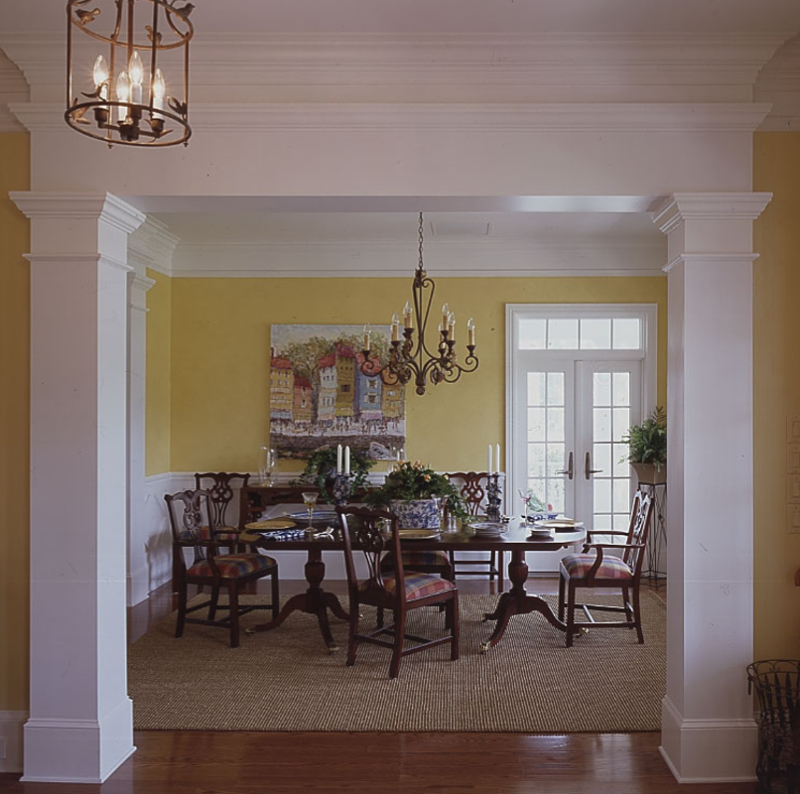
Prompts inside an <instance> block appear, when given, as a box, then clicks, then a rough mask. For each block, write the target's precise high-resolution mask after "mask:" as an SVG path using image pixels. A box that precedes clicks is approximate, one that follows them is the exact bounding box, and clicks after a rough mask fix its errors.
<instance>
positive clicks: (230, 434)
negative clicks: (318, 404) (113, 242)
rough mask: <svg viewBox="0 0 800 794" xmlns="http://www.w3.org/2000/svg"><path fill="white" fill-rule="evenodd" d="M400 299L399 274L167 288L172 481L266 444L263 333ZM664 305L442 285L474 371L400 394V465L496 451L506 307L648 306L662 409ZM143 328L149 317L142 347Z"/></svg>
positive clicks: (660, 289)
mask: <svg viewBox="0 0 800 794" xmlns="http://www.w3.org/2000/svg"><path fill="white" fill-rule="evenodd" d="M153 289H154V290H155V289H156V288H155V287H154V288H153ZM410 290H411V277H410V274H409V278H408V279H394V278H393V279H387V278H356V279H239V278H231V279H184V278H176V279H173V280H172V401H171V406H172V420H171V456H170V458H171V470H172V471H195V470H215V471H219V470H226V471H242V470H244V471H248V470H249V471H253V470H255V469H256V468H257V450H258V447H259V444H261V443H263V441H264V439H265V438H266V437H267V433H268V386H269V382H268V367H267V362H268V356H269V326H270V324H271V323H309V322H318V323H344V324H357V325H363V324H364V323H365V322H366V321H369V322H370V323H372V324H373V325H379V324H388V322H389V319H390V318H391V315H392V312H394V311H399V310H400V309H401V308H402V306H403V304H404V303H405V301H406V300H407V299H408V298H409V296H410ZM666 296H667V290H666V278H660V277H649V278H647V277H646V278H529V279H524V278H505V279H502V278H501V279H489V278H473V279H468V278H446V279H441V280H440V281H439V282H438V284H437V304H438V305H441V303H443V302H444V301H448V302H449V303H450V306H451V307H453V309H454V310H455V311H456V312H458V316H459V321H460V323H461V327H462V329H463V327H464V324H465V322H466V319H467V318H468V317H470V316H474V318H475V321H476V323H477V327H478V331H477V334H478V337H477V342H478V350H477V352H478V355H479V356H480V358H481V365H480V368H479V369H478V371H477V372H476V373H474V374H472V375H465V376H464V377H463V378H462V380H461V381H460V382H459V383H457V384H440V385H439V386H437V387H435V388H430V389H429V392H428V393H427V394H426V395H425V396H423V397H419V396H417V395H415V394H412V393H410V392H409V397H408V402H407V437H408V443H407V445H406V454H407V456H408V457H410V458H412V459H420V460H423V461H425V462H426V463H429V464H430V465H431V466H433V467H434V468H436V469H439V470H453V469H462V468H473V469H481V468H483V467H485V455H486V445H487V444H489V443H494V442H501V443H502V442H503V439H504V434H505V429H504V428H505V416H504V406H505V304H506V303H545V304H546V303H656V304H658V307H659V312H658V314H659V328H658V339H659V402H661V403H662V404H663V402H664V401H665V393H666V342H667V334H666V320H667V306H666V301H667V297H666ZM148 298H149V294H148ZM152 319H154V312H153V311H151V312H150V314H149V315H148V335H149V327H150V322H152ZM148 363H149V362H148ZM148 380H149V375H148ZM148 416H151V407H150V406H148ZM284 465H286V464H284Z"/></svg>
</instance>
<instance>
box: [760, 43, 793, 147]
mask: <svg viewBox="0 0 800 794" xmlns="http://www.w3.org/2000/svg"><path fill="white" fill-rule="evenodd" d="M753 96H754V98H755V101H756V102H769V103H770V104H772V111H771V112H770V114H769V116H767V118H766V119H764V121H763V123H762V124H761V126H760V127H759V130H762V131H766V132H788V131H793V130H795V131H796V130H800V36H797V37H795V38H793V39H792V40H790V41H788V42H786V44H784V45H783V47H781V48H780V49H779V50H778V52H777V53H776V54H775V57H774V58H773V59H772V60H771V61H770V62H769V63H768V64H767V65H766V66H765V67H764V68H763V69H762V70H761V72H760V73H759V75H758V79H757V80H756V84H755V89H754V91H753Z"/></svg>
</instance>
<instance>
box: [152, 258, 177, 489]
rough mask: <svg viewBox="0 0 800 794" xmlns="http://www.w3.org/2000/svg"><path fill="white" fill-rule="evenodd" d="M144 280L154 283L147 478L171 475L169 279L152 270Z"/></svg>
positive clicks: (170, 301)
mask: <svg viewBox="0 0 800 794" xmlns="http://www.w3.org/2000/svg"><path fill="white" fill-rule="evenodd" d="M147 276H148V277H149V278H152V279H155V282H156V283H155V284H154V285H153V286H152V287H151V288H150V290H149V291H148V293H147V308H148V309H149V312H148V313H147V350H146V366H147V380H146V386H145V388H146V391H147V393H146V396H145V472H146V474H147V475H148V476H150V475H151V474H161V473H162V472H166V471H170V460H169V447H170V433H171V426H170V420H171V405H170V402H171V393H172V379H171V374H170V367H171V356H172V279H171V278H169V277H168V276H164V275H162V274H161V273H157V272H155V271H154V270H148V271H147Z"/></svg>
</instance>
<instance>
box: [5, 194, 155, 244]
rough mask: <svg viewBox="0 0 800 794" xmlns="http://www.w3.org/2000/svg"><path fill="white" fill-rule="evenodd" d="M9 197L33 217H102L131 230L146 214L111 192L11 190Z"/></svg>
mask: <svg viewBox="0 0 800 794" xmlns="http://www.w3.org/2000/svg"><path fill="white" fill-rule="evenodd" d="M8 195H9V197H10V198H11V200H12V201H13V202H14V204H16V205H17V207H18V208H19V210H20V211H21V212H22V213H23V214H24V215H25V216H26V217H27V218H30V219H31V220H33V219H40V218H59V219H63V220H89V219H96V220H98V221H100V220H102V221H105V222H106V223H109V224H110V225H112V226H114V227H116V228H117V229H120V230H121V231H123V232H125V233H126V234H130V233H131V232H133V231H135V230H136V229H138V228H139V226H140V225H141V224H142V223H144V220H145V217H146V216H145V214H144V213H143V212H139V210H137V209H135V208H134V207H132V206H131V205H130V204H128V203H127V202H125V201H123V200H122V199H120V198H117V197H116V196H114V195H112V194H111V193H45V192H34V191H30V192H27V191H11V192H10V193H9V194H8Z"/></svg>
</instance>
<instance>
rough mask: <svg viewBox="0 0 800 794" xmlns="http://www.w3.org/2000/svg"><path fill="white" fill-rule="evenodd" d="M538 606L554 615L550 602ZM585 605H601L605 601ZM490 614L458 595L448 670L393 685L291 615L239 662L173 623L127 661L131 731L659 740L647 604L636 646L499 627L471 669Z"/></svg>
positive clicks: (420, 661)
mask: <svg viewBox="0 0 800 794" xmlns="http://www.w3.org/2000/svg"><path fill="white" fill-rule="evenodd" d="M245 598H248V597H247V596H245ZM250 598H254V596H250ZM255 598H259V597H255ZM547 598H548V600H550V601H551V603H555V597H554V596H549V597H547ZM589 600H592V601H594V603H601V602H606V603H612V602H613V601H614V599H613V597H611V596H595V597H594V598H593V599H589ZM496 601H497V596H488V595H462V596H461V598H460V615H461V658H460V659H459V661H457V662H451V661H450V648H449V645H443V646H440V647H438V648H433V649H431V650H428V651H423V652H422V653H419V654H415V655H413V656H408V657H406V658H404V659H403V661H402V664H401V667H400V677H399V678H397V679H395V680H393V681H392V680H389V678H388V671H389V657H390V654H391V651H389V650H386V649H383V648H379V647H376V646H370V645H361V646H360V648H359V652H358V657H357V659H356V664H355V666H353V667H347V666H346V665H345V653H346V651H345V648H346V642H347V624H346V623H343V622H341V621H338V620H335V619H334V621H333V624H332V630H333V633H334V636H335V637H336V639H337V640H338V641H339V643H340V646H341V649H340V650H339V651H338V652H336V653H335V654H330V655H329V654H328V652H327V650H326V649H325V646H324V644H323V642H322V638H321V637H320V634H319V631H318V629H317V622H316V617H314V616H312V615H305V614H302V613H298V612H296V613H294V614H292V615H291V616H290V617H289V618H288V619H287V620H286V622H285V623H284V624H283V625H282V626H281V627H280V628H279V629H277V630H276V631H271V632H265V633H261V634H256V635H253V636H247V635H243V636H242V645H241V647H240V648H229V647H228V645H227V642H228V633H227V631H226V630H225V629H217V628H210V627H206V626H187V627H186V631H185V632H184V636H183V637H182V638H181V639H175V638H174V637H173V632H174V628H175V615H174V614H173V615H171V616H170V617H168V618H166V619H165V620H164V621H162V622H161V623H160V624H158V625H157V626H156V627H155V628H154V629H152V630H151V631H150V632H148V633H147V634H146V635H144V636H143V637H142V638H141V639H140V640H139V641H138V642H136V643H135V644H134V645H133V646H132V647H131V648H130V651H129V688H130V693H131V696H132V698H133V715H134V726H135V728H137V729H140V730H221V731H434V732H435V731H479V732H494V731H507V732H523V733H574V732H603V733H606V732H608V733H613V732H624V731H655V730H659V729H660V726H661V698H662V697H663V695H664V686H665V683H664V682H665V667H666V662H665V651H666V608H665V606H664V603H663V602H662V601H661V600H660V599H659V598H657V597H656V596H655V595H654V594H652V593H649V592H645V593H642V611H643V619H644V636H645V644H644V645H639V644H638V643H637V642H636V633H635V632H634V631H629V630H627V629H608V630H605V631H603V630H593V631H591V632H590V633H589V634H586V635H584V636H582V637H579V638H577V639H576V641H575V645H574V647H572V648H569V649H568V648H565V647H564V635H563V634H562V633H561V632H560V631H557V630H556V629H554V628H552V627H551V626H550V625H549V624H548V623H547V622H546V621H545V620H544V618H543V617H542V616H541V615H537V614H531V615H526V616H518V617H514V618H512V619H511V622H510V624H509V627H508V628H507V630H506V633H505V636H504V637H503V640H502V641H501V642H500V644H499V645H497V646H496V647H495V648H493V649H492V650H491V651H489V652H488V653H487V654H485V655H484V654H481V653H480V642H481V640H483V639H485V638H487V637H488V636H489V634H490V633H491V627H492V626H493V623H483V622H481V617H482V615H483V613H484V612H486V611H491V609H493V608H494V604H495V603H496ZM266 614H267V613H264V612H255V613H250V614H249V615H246V616H245V617H244V619H243V624H244V625H245V626H246V625H251V624H253V623H257V622H260V621H263V620H264V618H265V616H266ZM606 614H608V613H606ZM600 616H601V613H596V617H597V618H600ZM607 619H610V616H609V618H607ZM412 620H413V622H412ZM409 623H410V625H409V626H408V631H409V632H410V633H412V634H418V635H419V634H421V636H427V637H434V636H439V633H440V632H442V631H443V626H444V615H443V613H439V612H438V611H437V610H435V609H418V610H414V611H413V612H412V613H410V615H409ZM374 625H375V623H374V612H372V611H370V610H369V608H364V617H363V618H362V622H361V626H362V628H365V627H371V626H374Z"/></svg>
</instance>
